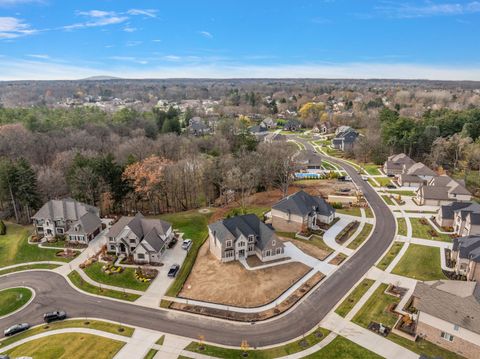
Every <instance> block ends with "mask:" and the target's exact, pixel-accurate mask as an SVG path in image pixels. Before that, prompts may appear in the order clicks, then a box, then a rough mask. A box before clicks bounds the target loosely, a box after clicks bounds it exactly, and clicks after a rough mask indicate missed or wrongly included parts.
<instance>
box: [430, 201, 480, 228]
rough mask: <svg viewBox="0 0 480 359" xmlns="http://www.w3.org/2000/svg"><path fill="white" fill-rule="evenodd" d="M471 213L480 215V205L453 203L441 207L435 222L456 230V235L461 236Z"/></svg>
mask: <svg viewBox="0 0 480 359" xmlns="http://www.w3.org/2000/svg"><path fill="white" fill-rule="evenodd" d="M469 212H478V213H480V205H479V204H478V203H475V202H452V203H449V204H445V205H442V206H440V208H439V209H438V212H437V214H436V215H435V221H436V222H437V224H438V225H439V226H440V227H444V228H449V227H452V228H454V230H455V234H457V235H459V236H461V233H462V230H463V227H464V226H465V219H466V216H467V214H468V213H469ZM478 234H480V233H478Z"/></svg>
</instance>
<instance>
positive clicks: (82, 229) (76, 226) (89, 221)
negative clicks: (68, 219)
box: [67, 212, 102, 234]
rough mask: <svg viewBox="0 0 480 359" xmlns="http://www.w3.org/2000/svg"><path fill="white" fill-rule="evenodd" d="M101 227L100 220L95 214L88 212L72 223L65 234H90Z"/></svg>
mask: <svg viewBox="0 0 480 359" xmlns="http://www.w3.org/2000/svg"><path fill="white" fill-rule="evenodd" d="M101 227H102V221H101V220H100V218H99V217H98V216H97V215H96V214H94V213H91V212H88V213H85V214H84V215H83V216H82V217H80V218H79V219H78V220H77V221H75V222H73V223H72V225H71V226H70V229H69V230H68V231H67V234H74V233H76V234H90V233H93V232H94V231H95V230H96V229H97V228H101Z"/></svg>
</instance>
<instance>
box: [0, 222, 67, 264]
mask: <svg viewBox="0 0 480 359" xmlns="http://www.w3.org/2000/svg"><path fill="white" fill-rule="evenodd" d="M6 226H7V234H6V235H4V236H0V268H1V267H6V266H10V265H13V264H19V263H27V262H40V261H57V262H69V261H70V260H71V259H67V258H63V257H57V256H56V253H57V250H56V249H45V248H39V247H38V246H37V245H36V244H29V243H28V237H29V235H30V233H31V231H32V227H25V226H20V225H18V224H13V223H8V222H7V223H6Z"/></svg>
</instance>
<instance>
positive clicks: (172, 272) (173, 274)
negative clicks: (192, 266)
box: [167, 264, 180, 278]
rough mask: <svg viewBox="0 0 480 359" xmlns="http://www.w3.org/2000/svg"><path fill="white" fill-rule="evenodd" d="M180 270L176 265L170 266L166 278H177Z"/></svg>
mask: <svg viewBox="0 0 480 359" xmlns="http://www.w3.org/2000/svg"><path fill="white" fill-rule="evenodd" d="M179 270H180V266H179V265H178V264H172V266H171V267H170V269H169V270H168V274H167V275H168V276H169V277H170V278H175V277H176V276H177V273H178V271H179Z"/></svg>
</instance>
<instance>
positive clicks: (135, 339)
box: [114, 328, 160, 359]
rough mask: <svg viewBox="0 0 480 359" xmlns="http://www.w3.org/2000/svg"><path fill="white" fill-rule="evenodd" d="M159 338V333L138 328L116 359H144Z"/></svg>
mask: <svg viewBox="0 0 480 359" xmlns="http://www.w3.org/2000/svg"><path fill="white" fill-rule="evenodd" d="M159 338H160V336H159V335H158V332H155V331H153V330H148V329H143V328H137V329H135V331H134V332H133V335H132V337H131V338H128V341H127V344H126V345H124V346H123V348H122V349H121V350H120V351H119V352H118V353H117V355H115V357H114V359H132V358H143V357H144V356H145V355H147V353H148V351H149V350H150V348H151V347H152V346H153V345H154V344H155V342H156V341H157V340H158V339H159Z"/></svg>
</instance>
